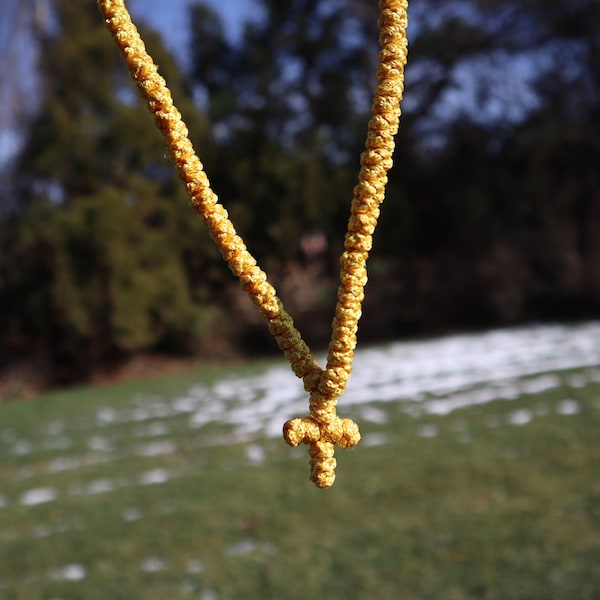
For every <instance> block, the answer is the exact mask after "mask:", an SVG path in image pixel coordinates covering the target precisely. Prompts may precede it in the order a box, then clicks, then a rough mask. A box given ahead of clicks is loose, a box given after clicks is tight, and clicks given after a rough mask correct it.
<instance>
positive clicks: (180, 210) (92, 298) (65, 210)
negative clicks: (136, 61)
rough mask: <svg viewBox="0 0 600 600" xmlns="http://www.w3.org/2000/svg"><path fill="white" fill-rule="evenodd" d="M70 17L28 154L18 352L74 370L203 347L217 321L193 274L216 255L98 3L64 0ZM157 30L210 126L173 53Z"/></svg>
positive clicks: (53, 39)
mask: <svg viewBox="0 0 600 600" xmlns="http://www.w3.org/2000/svg"><path fill="white" fill-rule="evenodd" d="M56 17H57V19H56V23H57V26H56V28H54V29H53V30H52V31H49V32H46V35H45V36H44V38H43V39H42V46H43V50H42V52H41V54H40V61H41V64H40V72H41V74H42V77H43V102H42V106H41V110H40V113H39V114H38V116H37V118H36V120H35V121H34V123H33V124H32V127H31V128H30V130H29V135H28V137H27V140H26V144H25V147H24V150H23V152H22V154H21V155H20V158H19V166H18V180H19V182H20V195H19V198H20V205H19V206H18V209H17V211H16V212H15V214H14V215H13V222H14V233H13V236H14V237H13V240H12V244H11V247H12V253H11V258H10V261H9V264H8V265H6V268H5V273H6V274H7V276H6V279H7V282H6V286H7V287H8V289H7V290H6V294H5V302H6V303H7V304H8V306H7V307H6V310H7V314H9V315H11V317H10V318H11V321H12V326H11V330H13V331H16V332H17V334H18V335H16V337H15V339H13V340H12V344H13V352H17V351H19V350H20V351H22V352H31V351H32V350H33V351H34V352H35V353H37V354H38V356H40V357H41V358H42V359H43V360H45V361H47V362H50V363H51V364H53V365H54V367H53V368H54V373H55V376H56V378H57V379H59V380H70V379H73V378H80V377H85V376H87V375H88V374H89V373H90V372H91V371H92V370H93V369H94V368H97V367H98V366H99V365H102V364H104V363H106V362H107V361H111V360H114V359H115V358H116V357H119V356H123V355H124V354H128V353H132V352H138V351H148V350H152V349H157V348H158V349H160V348H163V349H169V350H170V351H179V352H181V351H187V350H190V349H192V348H194V347H195V346H196V345H197V344H198V342H199V340H201V339H202V337H203V335H206V331H207V329H206V328H207V326H208V323H207V316H206V315H207V313H206V311H204V310H203V307H202V306H201V305H200V303H199V299H198V294H199V293H202V290H201V288H200V286H198V287H194V286H193V284H192V283H191V282H192V281H193V280H194V279H195V280H196V281H197V279H198V277H197V276H196V275H194V273H195V272H197V271H198V270H199V269H203V268H205V267H206V266H207V264H208V263H209V262H210V261H211V260H214V259H215V258H216V257H215V256H214V252H212V245H211V242H210V240H208V236H207V235H206V234H205V233H204V231H203V227H202V223H201V221H200V219H198V218H197V217H196V216H195V215H194V214H193V212H192V211H191V210H190V208H189V206H188V205H187V202H186V199H185V194H184V193H183V190H182V188H181V185H180V184H179V182H177V181H175V177H174V170H173V167H172V165H171V163H170V161H168V159H167V157H166V155H165V151H164V146H163V143H162V140H161V138H160V135H159V134H158V132H157V131H156V130H155V127H154V125H153V123H152V119H151V117H150V115H149V114H147V111H146V110H145V109H144V107H143V106H142V103H141V101H140V100H139V97H138V94H137V91H136V90H135V89H133V85H132V84H131V83H130V81H129V78H128V74H127V70H126V68H125V66H124V64H123V63H122V61H121V59H120V57H119V56H118V53H117V51H116V48H115V47H114V43H113V42H112V40H111V39H110V36H109V35H108V33H107V32H106V30H105V28H104V27H103V25H102V21H101V19H100V18H99V14H98V11H97V9H96V7H95V5H94V4H93V3H84V4H81V3H73V2H70V1H68V0H61V1H59V2H57V3H56ZM144 37H145V39H146V41H147V42H148V44H149V46H150V51H151V52H152V53H153V55H154V56H155V58H156V60H157V62H158V63H159V65H160V68H161V71H162V73H163V74H164V75H165V76H166V77H167V78H168V80H169V83H170V85H171V86H172V88H173V92H174V95H175V98H176V101H177V103H178V105H179V106H181V107H182V109H183V111H184V113H185V117H186V119H187V122H188V123H189V124H190V126H191V129H192V131H195V132H196V133H197V135H198V136H200V137H202V136H205V135H206V125H205V123H204V121H203V120H202V118H200V117H198V116H197V114H198V113H197V112H196V111H195V109H194V107H193V106H192V104H191V102H190V101H189V100H188V99H187V96H186V94H185V89H184V86H183V80H182V77H181V75H180V74H179V72H178V70H177V68H176V66H175V64H174V62H173V60H172V59H171V58H170V57H169V56H168V55H167V53H166V52H165V50H164V49H163V47H162V45H161V44H160V42H159V41H158V39H157V37H156V36H155V35H151V34H150V33H148V32H145V33H144ZM203 246H208V248H210V250H209V251H208V252H207V253H206V254H205V255H204V256H203V254H202V251H203V248H202V247H203ZM200 257H201V258H200ZM211 257H212V258H211Z"/></svg>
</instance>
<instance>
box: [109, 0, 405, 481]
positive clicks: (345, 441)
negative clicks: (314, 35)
mask: <svg viewBox="0 0 600 600" xmlns="http://www.w3.org/2000/svg"><path fill="white" fill-rule="evenodd" d="M98 6H99V7H100V10H101V12H102V14H103V15H104V18H105V20H106V25H107V26H108V28H109V30H110V31H111V33H112V35H113V37H114V39H115V41H116V43H117V45H118V46H119V49H120V50H121V53H122V55H123V57H124V59H125V61H126V63H127V66H128V67H129V71H130V73H131V76H132V78H133V79H134V81H135V82H136V83H137V85H138V87H139V89H140V91H141V93H142V95H143V96H144V98H145V99H146V101H147V102H148V106H149V108H150V111H151V112H152V113H153V114H154V116H155V118H156V124H157V126H158V128H159V129H160V130H161V131H162V133H163V135H164V137H165V140H166V142H167V146H168V148H169V152H170V155H171V159H172V160H173V163H174V164H175V167H176V169H177V174H178V175H179V178H180V179H181V180H182V181H183V183H184V184H185V187H186V189H187V192H188V194H189V196H190V198H191V201H192V204H193V206H194V208H195V210H196V211H197V212H198V213H199V214H200V216H201V217H202V219H203V221H204V223H205V225H206V226H207V228H208V230H209V232H210V235H211V236H212V238H213V240H214V241H215V243H216V244H217V246H218V247H219V249H220V251H221V253H222V254H223V257H224V259H225V260H226V262H227V264H228V265H229V268H230V269H231V271H232V272H233V274H234V275H235V276H236V277H238V278H239V280H240V283H241V285H242V288H243V289H244V290H245V291H246V293H247V294H248V295H249V296H250V298H251V299H252V301H253V302H254V303H255V304H256V305H257V307H258V309H259V310H260V312H261V314H262V315H263V317H264V318H265V319H266V320H267V322H268V325H269V330H270V332H271V333H272V334H273V336H274V337H275V340H276V342H277V345H278V346H279V348H281V350H282V351H283V354H284V355H285V357H286V358H287V359H288V360H289V362H290V364H291V366H292V370H293V372H294V373H295V374H296V375H297V376H298V377H299V378H301V379H302V380H303V382H304V388H305V390H306V391H307V392H309V393H310V401H309V404H310V411H309V416H308V417H305V418H297V419H292V420H291V421H288V422H287V423H286V424H285V425H284V428H283V434H284V438H285V440H286V442H287V443H288V444H290V445H291V446H297V445H298V444H301V443H304V444H309V445H310V450H309V453H310V456H311V476H310V478H311V480H312V481H313V482H314V483H315V484H316V485H317V486H318V487H321V488H327V487H330V486H331V485H332V484H333V482H334V479H335V472H334V469H335V466H336V461H335V459H334V458H333V454H334V446H335V444H337V445H338V446H340V447H341V448H350V447H352V446H355V445H356V444H357V443H358V442H359V441H360V433H359V431H358V426H357V425H356V424H355V423H354V422H353V421H351V420H350V419H340V418H339V417H338V416H337V413H336V403H337V398H338V396H340V395H341V394H342V393H343V392H344V390H345V388H346V383H347V381H348V378H349V376H350V372H351V370H352V359H353V356H354V349H355V347H356V332H357V329H358V320H359V318H360V315H361V305H362V300H363V298H364V286H365V284H366V282H367V271H366V262H367V257H368V253H369V251H370V249H371V244H372V236H373V232H374V230H375V226H376V225H377V218H378V216H379V205H380V204H381V202H382V201H383V199H384V193H385V185H386V183H387V172H388V170H389V169H390V167H391V166H392V153H393V151H394V139H393V137H394V135H395V134H396V132H397V130H398V121H399V118H400V101H401V99H402V92H403V89H404V66H405V64H406V58H407V47H408V44H407V39H406V27H407V12H406V11H407V7H408V2H407V0H380V2H379V8H380V11H381V16H380V19H379V28H380V37H379V43H380V46H381V51H380V53H379V69H378V71H377V79H378V85H377V90H376V93H375V98H374V101H373V107H372V111H373V117H372V118H371V120H370V122H369V127H368V134H367V141H366V149H365V151H364V152H363V153H362V155H361V161H360V162H361V169H360V173H359V178H358V185H357V186H356V187H355V188H354V197H353V200H352V208H351V215H350V220H349V222H348V231H347V233H346V238H345V242H344V248H345V250H344V252H343V254H342V256H341V258H340V285H339V288H338V295H337V306H336V309H335V316H334V319H333V325H332V329H333V332H332V337H331V341H330V343H329V351H328V355H327V367H326V368H325V369H322V368H321V367H320V366H319V365H318V363H317V361H316V360H315V358H314V357H313V355H312V354H311V352H310V350H309V348H308V346H307V345H306V343H305V342H304V340H303V339H302V337H301V336H300V333H299V332H298V330H297V329H296V328H295V327H294V323H293V321H292V318H291V317H290V315H289V314H288V313H287V312H286V311H285V310H284V308H283V305H282V303H281V300H280V299H279V298H278V297H277V295H276V293H275V289H274V288H273V286H272V285H271V284H270V283H269V282H268V281H267V276H266V274H265V273H264V271H262V270H261V269H260V268H259V267H258V266H257V264H256V260H255V259H254V258H253V257H252V255H251V254H250V253H249V252H248V250H247V248H246V245H245V244H244V241H243V240H242V238H240V236H239V235H237V233H236V231H235V229H234V227H233V224H232V223H231V221H230V220H229V218H228V215H227V211H226V210H225V208H223V206H222V205H221V204H219V202H218V198H217V196H216V194H215V193H214V192H213V191H212V189H211V188H210V184H209V181H208V177H207V176H206V173H205V172H204V169H203V166H202V163H201V162H200V159H199V158H198V156H197V155H196V154H195V152H194V148H193V146H192V143H191V142H190V140H189V138H188V130H187V127H186V126H185V124H184V123H183V121H182V119H181V114H180V113H179V111H178V110H177V109H176V108H175V106H174V105H173V100H172V98H171V92H170V90H169V88H168V87H167V84H166V82H165V80H164V79H163V78H162V77H161V76H160V75H159V73H158V69H157V67H156V65H155V64H154V62H153V60H152V58H151V57H150V55H149V54H148V53H147V52H146V48H145V46H144V42H143V41H142V39H141V37H140V35H139V33H138V31H137V29H136V27H135V25H134V24H133V23H132V21H131V17H130V15H129V13H128V11H127V8H126V7H125V3H124V1H123V0H98Z"/></svg>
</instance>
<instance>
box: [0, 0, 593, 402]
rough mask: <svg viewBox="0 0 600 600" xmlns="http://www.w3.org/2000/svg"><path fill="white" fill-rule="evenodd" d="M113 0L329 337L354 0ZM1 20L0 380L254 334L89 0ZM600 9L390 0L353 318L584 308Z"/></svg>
mask: <svg viewBox="0 0 600 600" xmlns="http://www.w3.org/2000/svg"><path fill="white" fill-rule="evenodd" d="M128 6H129V7H130V9H131V11H132V13H133V15H134V18H135V20H136V22H137V23H138V24H139V27H140V29H141V30H142V33H143V36H144V38H145V40H146V43H147V46H148V48H149V51H150V53H151V54H152V56H153V57H154V59H155V61H156V62H157V63H158V65H159V68H160V71H161V73H162V74H163V75H164V76H165V78H166V79H167V81H168V83H169V85H170V87H171V89H172V92H173V95H174V98H175V102H176V105H177V106H178V107H179V109H180V110H181V112H182V113H183V116H184V119H185V121H186V123H187V124H188V126H189V129H190V132H191V137H192V140H193V142H194V144H195V147H196V149H197V151H198V154H199V156H200V158H201V160H202V161H203V163H204V165H205V168H206V171H207V173H208V176H209V179H210V181H211V184H212V186H213V189H214V190H215V191H216V193H217V194H218V196H219V198H220V200H221V201H222V203H223V204H224V205H225V206H226V208H227V209H228V211H229V212H230V215H231V218H232V220H233V222H234V224H235V226H236V228H237V229H238V231H239V232H240V233H241V235H242V236H243V237H244V239H245V240H246V242H247V244H248V246H249V249H250V250H251V252H252V253H253V254H254V255H255V256H256V257H257V259H258V260H259V263H260V264H261V266H262V267H263V269H264V270H265V271H266V272H267V273H268V275H269V278H270V280H271V282H272V283H273V284H274V285H275V286H276V288H277V289H278V292H279V294H280V296H281V297H282V299H283V301H284V304H285V305H286V307H287V309H288V310H289V311H290V312H291V313H292V315H293V317H294V319H295V321H296V323H297V325H298V327H299V329H300V330H301V331H302V333H303V335H304V336H305V338H306V339H307V341H308V342H309V344H310V345H311V346H313V347H315V348H317V349H319V348H323V347H325V346H326V344H327V341H328V339H329V335H330V322H331V318H332V314H333V307H334V304H335V292H336V288H337V276H338V257H339V255H340V252H341V249H342V245H343V236H344V232H345V227H346V222H347V218H348V212H349V204H350V200H351V197H352V188H353V186H354V184H355V182H356V178H357V172H358V166H359V155H360V152H361V151H362V148H363V145H364V138H365V132H366V123H367V121H368V118H369V113H370V102H371V96H372V92H373V89H374V85H375V72H376V68H377V51H378V45H377V24H376V21H377V6H376V2H374V0H319V1H316V0H295V1H290V2H280V1H279V0H253V1H250V0H238V1H235V2H234V1H233V0H228V1H227V2H216V1H213V2H189V1H186V0H171V1H170V2H160V1H159V0H153V1H149V0H132V1H131V2H129V3H128ZM0 21H1V23H0V64H1V65H2V69H1V70H0V371H1V373H2V381H3V382H4V383H3V389H0V395H2V394H5V395H6V394H9V393H12V392H11V390H14V389H16V388H15V386H17V387H18V386H21V387H19V390H20V391H22V386H23V385H26V386H28V387H32V388H40V387H46V386H53V385H63V384H69V383H73V382H85V381H93V380H94V379H95V378H102V377H110V374H111V373H116V372H118V371H119V369H121V368H122V367H123V365H128V364H131V363H132V361H135V360H141V359H144V360H145V361H146V363H145V364H149V365H152V369H153V370H154V369H156V368H164V366H165V365H168V364H171V363H177V361H186V360H208V359H210V360H215V359H217V360H229V359H232V358H240V357H247V356H257V355H265V354H269V353H272V352H275V351H276V347H275V345H274V342H273V341H272V340H271V339H270V336H269V334H268V331H267V328H266V326H265V324H264V323H263V322H262V319H261V318H260V316H259V315H258V313H257V312H256V310H255V308H254V307H253V306H252V305H251V304H250V302H249V301H248V300H247V299H246V298H245V297H244V295H243V293H242V291H241V290H240V289H239V286H238V283H237V281H236V280H235V279H234V278H233V276H232V275H231V274H230V273H229V271H228V270H227V267H226V265H225V264H224V262H223V261H222V259H221V257H220V255H219V253H218V251H217V249H216V248H215V246H214V245H213V243H212V241H211V240H210V239H209V237H208V235H207V234H206V232H205V231H204V228H203V225H202V223H201V220H200V219H199V218H198V217H197V216H196V215H195V214H194V213H193V211H192V210H191V209H190V207H189V203H188V201H187V200H186V196H185V193H184V190H183V189H182V186H181V185H180V184H179V182H178V181H177V180H176V177H175V174H174V169H173V167H172V165H171V163H170V161H169V159H168V157H167V155H166V151H165V147H164V144H163V142H162V140H161V137H160V135H159V134H158V132H157V131H156V130H155V128H154V125H153V123H152V118H151V116H150V114H149V113H148V111H147V110H146V108H145V107H144V105H143V102H142V101H141V100H140V98H139V97H138V94H137V91H136V90H135V88H134V86H133V85H132V83H131V82H130V80H129V76H128V73H127V70H126V68H125V65H124V63H123V62H122V60H121V58H120V57H119V55H118V53H117V50H116V48H115V46H114V43H113V41H112V39H111V38H110V35H109V34H108V33H107V31H106V29H105V28H104V25H103V23H102V19H101V17H100V15H99V12H98V9H97V7H96V3H95V2H92V1H89V2H72V1H71V0H27V1H25V0H3V2H2V19H0ZM599 22H600V4H598V2H597V1H596V0H544V1H542V0H502V1H500V0H419V1H415V2H412V3H411V4H410V7H409V32H408V35H409V64H408V67H407V70H406V87H405V100H404V102H403V105H402V108H403V114H402V119H401V128H400V132H399V135H398V137H397V149H396V152H395V165H394V168H393V170H392V171H391V173H390V182H389V186H388V191H387V196H386V201H385V203H384V205H383V207H382V215H381V221H380V225H379V228H378V230H377V233H376V235H375V241H374V248H373V252H372V255H371V258H370V264H369V284H368V288H367V295H366V301H365V307H364V312H363V315H364V316H363V319H362V321H361V324H360V340H361V342H371V341H380V340H387V339H398V338H401V337H404V336H413V337H414V336H422V335H429V334H438V333H445V332H450V331H459V330H475V329H482V328H487V327H491V326H499V325H502V326H504V325H512V324H519V323H526V322H539V321H573V320H583V319H590V318H598V317H599V316H600V236H599V235H598V231H600V170H599V169H598V165H599V164H600V141H599V140H600V29H599V28H598V23H599ZM25 382H26V384H25Z"/></svg>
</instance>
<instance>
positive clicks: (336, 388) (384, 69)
mask: <svg viewBox="0 0 600 600" xmlns="http://www.w3.org/2000/svg"><path fill="white" fill-rule="evenodd" d="M379 8H380V11H381V16H380V18H379V28H380V37H379V43H380V46H381V51H380V53H379V68H378V71H377V79H378V85H377V89H376V93H375V98H374V100H373V107H372V112H373V117H372V118H371V120H370V122H369V127H368V133H367V140H366V149H365V151H364V152H363V153H362V155H361V169H360V173H359V178H358V185H357V186H356V187H355V188H354V196H353V200H352V207H351V215H350V220H349V222H348V230H347V233H346V238H345V241H344V249H345V250H344V252H343V254H342V256H341V258H340V284H339V288H338V296H337V299H338V300H337V306H336V309H335V316H334V319H333V325H332V337H331V341H330V344H329V351H328V356H327V367H326V369H325V371H324V372H323V374H322V375H321V378H320V381H319V385H318V386H317V387H316V389H314V390H313V391H311V394H310V414H309V416H308V417H306V418H297V419H292V420H291V421H288V422H287V423H286V424H285V425H284V438H285V439H286V441H287V443H288V444H290V445H291V446H296V445H298V444H301V443H304V444H309V445H310V451H309V453H310V456H311V480H312V481H313V482H315V484H316V485H317V486H318V487H323V488H325V487H329V486H331V485H332V484H333V482H334V480H335V471H334V469H335V466H336V461H335V459H334V458H333V450H334V445H335V444H337V445H339V446H340V447H342V448H350V447H352V446H354V445H356V444H357V443H358V442H359V441H360V433H359V431H358V427H357V426H356V424H355V423H353V422H352V421H351V420H350V419H340V418H339V417H338V416H337V414H336V403H337V398H338V397H339V396H340V395H341V394H343V392H344V390H345V388H346V383H347V381H348V378H349V377H350V373H351V371H352V360H353V357H354V349H355V347H356V333H357V330H358V321H359V319H360V316H361V306H362V301H363V298H364V287H365V285H366V283H367V270H366V263H367V258H368V255H369V251H370V250H371V245H372V239H373V232H374V231H375V227H376V225H377V219H378V217H379V206H380V204H381V203H382V202H383V199H384V196H385V186H386V183H387V172H388V171H389V169H390V168H391V166H392V154H393V151H394V135H395V134H396V133H397V131H398V123H399V119H400V102H401V100H402V94H403V91H404V67H405V65H406V59H407V55H408V41H407V37H406V28H407V25H408V16H407V8H408V2H407V0H381V1H380V2H379Z"/></svg>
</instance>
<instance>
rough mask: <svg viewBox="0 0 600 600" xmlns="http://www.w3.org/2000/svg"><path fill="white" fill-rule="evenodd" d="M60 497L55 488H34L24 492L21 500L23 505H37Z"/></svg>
mask: <svg viewBox="0 0 600 600" xmlns="http://www.w3.org/2000/svg"><path fill="white" fill-rule="evenodd" d="M57 497H58V494H57V493H56V490H55V489H54V488H33V489H31V490H27V491H26V492H23V493H22V494H21V497H20V502H21V504H22V505H23V506H35V505H36V504H44V503H45V502H53V501H54V500H56V498H57Z"/></svg>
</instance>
